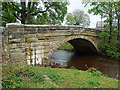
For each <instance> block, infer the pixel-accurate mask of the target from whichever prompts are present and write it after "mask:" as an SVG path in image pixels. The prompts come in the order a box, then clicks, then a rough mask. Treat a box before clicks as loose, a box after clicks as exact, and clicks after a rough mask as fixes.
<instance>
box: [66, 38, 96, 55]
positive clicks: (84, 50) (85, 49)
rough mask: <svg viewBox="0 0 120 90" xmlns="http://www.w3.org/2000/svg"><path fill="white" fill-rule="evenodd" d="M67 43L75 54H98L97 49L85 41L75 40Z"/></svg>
mask: <svg viewBox="0 0 120 90" xmlns="http://www.w3.org/2000/svg"><path fill="white" fill-rule="evenodd" d="M68 42H69V43H70V44H71V45H72V46H73V47H74V49H75V51H76V53H77V54H98V50H97V48H96V47H95V46H94V45H93V43H91V42H90V41H88V40H86V39H82V38H76V39H73V40H69V41H68Z"/></svg>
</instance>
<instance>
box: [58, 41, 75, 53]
mask: <svg viewBox="0 0 120 90" xmlns="http://www.w3.org/2000/svg"><path fill="white" fill-rule="evenodd" d="M58 50H66V51H74V47H73V46H72V45H71V44H70V43H68V42H66V43H64V44H62V45H61V46H60V47H59V48H58Z"/></svg>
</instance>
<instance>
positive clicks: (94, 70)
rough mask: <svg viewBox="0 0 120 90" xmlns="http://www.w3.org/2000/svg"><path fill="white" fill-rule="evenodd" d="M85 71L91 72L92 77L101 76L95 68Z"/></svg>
mask: <svg viewBox="0 0 120 90" xmlns="http://www.w3.org/2000/svg"><path fill="white" fill-rule="evenodd" d="M87 71H88V72H91V73H92V75H93V76H101V75H102V73H101V72H100V71H99V70H96V69H95V68H89V69H88V70H87Z"/></svg>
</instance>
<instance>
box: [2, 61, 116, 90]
mask: <svg viewBox="0 0 120 90" xmlns="http://www.w3.org/2000/svg"><path fill="white" fill-rule="evenodd" d="M2 69H3V75H2V76H3V83H4V85H3V86H4V87H5V86H6V87H8V88H118V80H116V79H113V78H109V77H103V76H101V73H100V72H99V71H97V72H96V73H91V72H90V70H88V71H81V70H77V69H74V68H73V69H65V68H51V67H40V66H30V65H29V66H28V65H26V64H20V63H18V64H11V65H9V66H6V65H3V68H2ZM93 71H94V70H93Z"/></svg>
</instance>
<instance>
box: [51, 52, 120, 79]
mask: <svg viewBox="0 0 120 90" xmlns="http://www.w3.org/2000/svg"><path fill="white" fill-rule="evenodd" d="M49 59H52V60H56V62H58V63H62V64H67V65H68V66H69V67H71V66H74V67H76V68H77V69H79V70H87V69H88V68H90V67H94V68H96V69H98V70H100V71H101V72H102V73H103V74H104V75H105V76H108V77H112V78H118V63H120V61H118V60H114V59H110V58H108V57H105V56H101V55H76V54H74V52H69V51H64V50H56V51H55V52H54V53H53V54H52V56H51V57H50V58H49Z"/></svg>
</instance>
